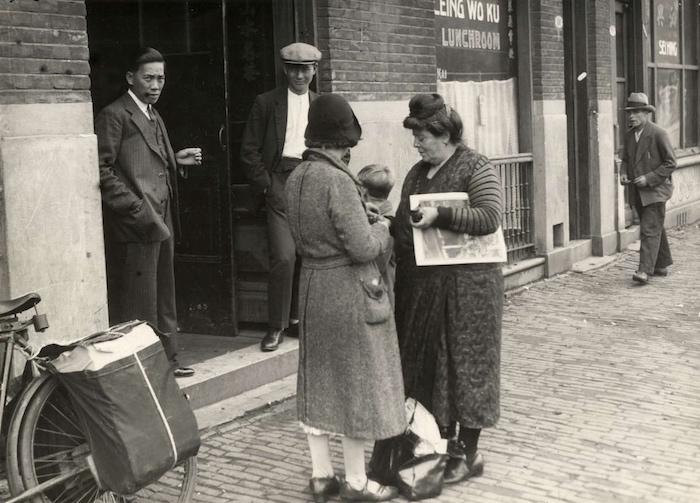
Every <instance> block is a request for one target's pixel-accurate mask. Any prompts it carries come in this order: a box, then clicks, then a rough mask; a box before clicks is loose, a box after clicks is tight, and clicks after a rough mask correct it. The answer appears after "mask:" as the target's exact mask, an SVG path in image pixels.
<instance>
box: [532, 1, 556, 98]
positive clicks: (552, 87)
mask: <svg viewBox="0 0 700 503" xmlns="http://www.w3.org/2000/svg"><path fill="white" fill-rule="evenodd" d="M531 12H532V94H533V98H534V99H535V100H563V99H564V32H563V30H562V29H560V28H557V27H556V25H555V18H556V17H557V16H562V18H563V6H562V0H532V2H531Z"/></svg>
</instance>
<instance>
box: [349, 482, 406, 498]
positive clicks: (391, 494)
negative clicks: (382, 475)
mask: <svg viewBox="0 0 700 503" xmlns="http://www.w3.org/2000/svg"><path fill="white" fill-rule="evenodd" d="M369 482H370V480H369V479H367V482H366V483H365V487H363V488H362V489H355V488H353V487H352V486H351V485H350V484H348V483H347V481H346V482H345V483H343V485H342V486H341V487H340V499H341V500H342V501H389V500H390V499H394V498H396V496H398V495H399V490H398V489H397V488H395V487H393V486H383V485H381V484H377V488H376V489H370V487H369Z"/></svg>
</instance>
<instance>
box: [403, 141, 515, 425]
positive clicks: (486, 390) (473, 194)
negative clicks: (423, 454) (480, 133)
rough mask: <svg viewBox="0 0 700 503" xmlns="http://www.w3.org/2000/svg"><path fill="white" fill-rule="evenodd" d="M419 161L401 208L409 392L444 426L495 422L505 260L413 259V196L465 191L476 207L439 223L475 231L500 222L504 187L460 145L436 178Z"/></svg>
mask: <svg viewBox="0 0 700 503" xmlns="http://www.w3.org/2000/svg"><path fill="white" fill-rule="evenodd" d="M429 168H430V165H429V164H427V163H424V162H419V163H418V164H416V165H415V166H413V168H412V169H411V170H410V171H409V173H408V175H407V176H406V180H405V181H404V184H403V189H402V193H401V202H400V205H399V208H398V210H397V212H396V219H395V221H394V225H395V238H396V244H395V250H396V258H397V271H396V286H395V292H396V327H397V332H398V336H399V348H400V351H401V364H402V367H403V376H404V385H405V388H406V394H407V396H412V397H415V398H416V399H418V400H419V401H421V402H422V403H423V404H424V405H425V406H426V407H427V408H428V409H429V410H431V412H432V413H433V415H434V416H435V418H436V420H437V422H438V423H439V424H441V425H443V426H447V425H449V424H450V423H451V422H452V421H458V422H459V423H460V424H461V425H462V426H463V427H467V428H485V427H488V426H493V425H494V424H495V423H496V422H497V421H498V418H499V412H500V406H499V392H500V355H501V319H502V315H503V274H502V270H501V267H502V266H501V264H461V265H447V266H421V267H418V266H416V264H415V258H414V252H413V236H412V227H411V226H410V223H409V220H410V211H409V196H410V195H411V194H419V193H437V192H467V193H468V194H469V199H470V207H469V208H465V209H455V210H453V211H452V212H451V213H450V212H449V210H448V213H447V215H449V216H450V217H451V218H448V219H445V218H444V217H445V213H441V217H440V218H439V220H438V226H439V227H443V228H449V229H451V230H454V231H458V232H466V233H468V234H472V235H484V234H490V233H492V232H494V231H496V230H497V229H498V227H499V226H500V224H501V219H502V211H503V209H502V208H503V198H502V188H501V184H500V180H499V179H498V174H497V173H496V171H495V169H494V168H493V166H492V165H491V164H490V163H489V161H488V159H487V158H486V157H484V156H482V155H480V154H478V153H477V152H474V151H473V150H470V149H468V148H466V147H463V146H460V147H458V149H457V151H456V152H455V154H454V155H453V156H452V157H451V158H450V159H448V160H447V161H446V163H445V164H444V165H443V166H442V167H441V168H440V169H439V170H438V172H437V173H436V174H435V175H434V176H433V178H432V179H427V177H426V173H427V171H428V169H429Z"/></svg>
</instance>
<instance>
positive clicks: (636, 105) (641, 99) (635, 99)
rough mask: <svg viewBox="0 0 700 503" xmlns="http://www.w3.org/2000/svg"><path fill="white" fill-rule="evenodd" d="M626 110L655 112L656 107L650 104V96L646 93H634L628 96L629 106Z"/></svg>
mask: <svg viewBox="0 0 700 503" xmlns="http://www.w3.org/2000/svg"><path fill="white" fill-rule="evenodd" d="M625 110H645V111H647V112H655V111H656V108H654V106H653V105H650V104H649V98H648V97H647V95H646V94H644V93H632V94H630V97H629V98H627V107H626V108H625Z"/></svg>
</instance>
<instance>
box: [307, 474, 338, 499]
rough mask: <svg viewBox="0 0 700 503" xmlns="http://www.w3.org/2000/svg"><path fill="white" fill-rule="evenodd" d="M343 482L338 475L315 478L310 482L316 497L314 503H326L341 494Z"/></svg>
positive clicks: (312, 493)
mask: <svg viewBox="0 0 700 503" xmlns="http://www.w3.org/2000/svg"><path fill="white" fill-rule="evenodd" d="M342 482H343V481H342V480H341V478H340V477H338V476H337V475H333V476H332V477H314V478H312V479H311V480H309V489H310V490H311V495H312V496H313V497H314V503H326V501H328V499H329V498H330V497H331V496H337V495H338V494H339V493H340V485H341V484H342Z"/></svg>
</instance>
